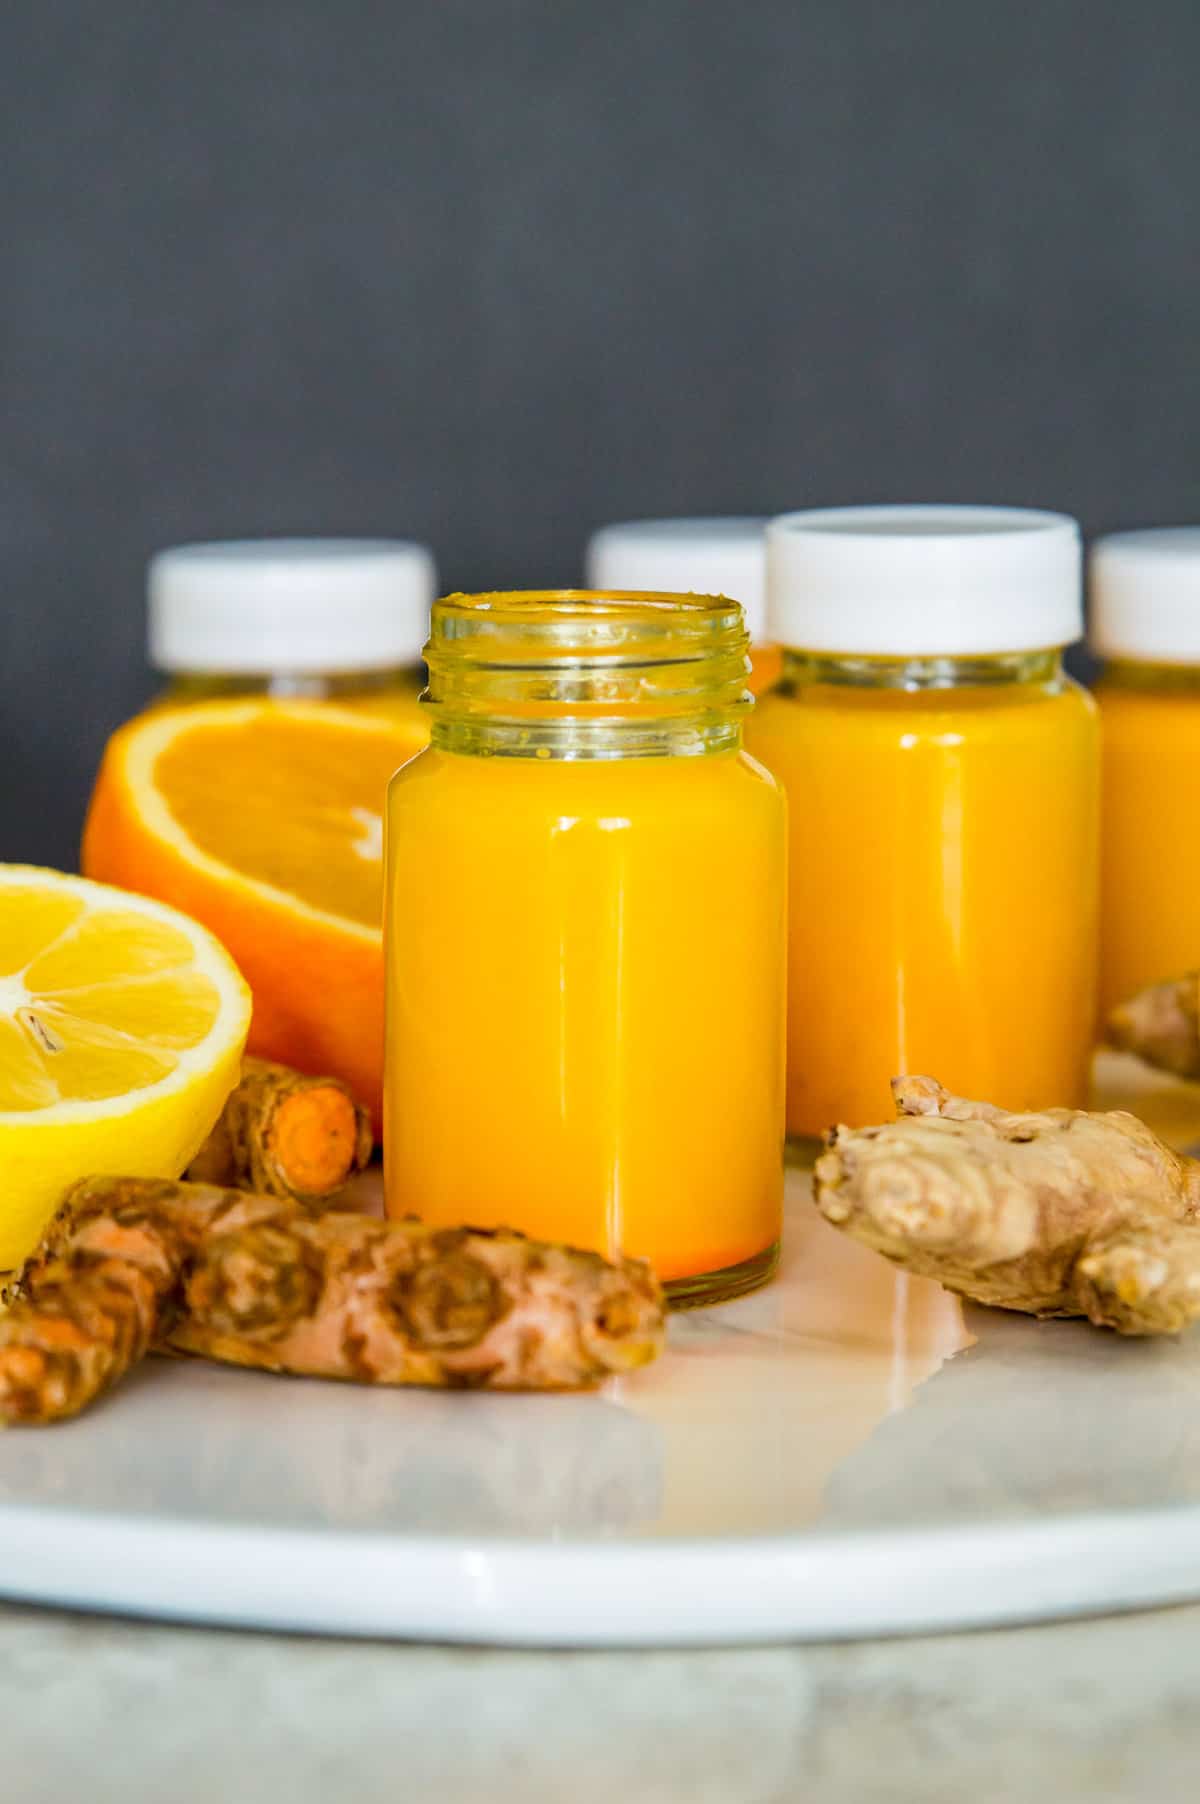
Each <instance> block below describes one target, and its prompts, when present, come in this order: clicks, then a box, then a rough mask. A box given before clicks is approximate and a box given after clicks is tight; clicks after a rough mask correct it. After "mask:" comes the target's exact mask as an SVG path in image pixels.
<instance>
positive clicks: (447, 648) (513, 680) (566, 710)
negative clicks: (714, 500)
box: [423, 589, 752, 743]
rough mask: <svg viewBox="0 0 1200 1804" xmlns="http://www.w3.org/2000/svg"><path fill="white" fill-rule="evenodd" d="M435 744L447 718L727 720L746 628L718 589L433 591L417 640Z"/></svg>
mask: <svg viewBox="0 0 1200 1804" xmlns="http://www.w3.org/2000/svg"><path fill="white" fill-rule="evenodd" d="M425 661H426V664H427V666H428V670H429V686H428V688H427V689H426V691H425V695H424V698H423V699H424V702H425V704H426V706H427V707H429V708H430V709H431V710H432V719H433V725H434V738H435V743H436V742H437V741H438V740H439V738H440V737H441V734H440V724H441V723H442V722H449V721H459V722H461V721H465V720H472V719H473V720H491V721H495V722H505V721H507V722H509V723H512V724H513V725H515V726H517V727H518V728H520V729H527V728H529V727H532V726H533V725H535V724H536V726H537V727H538V729H539V730H544V731H545V732H547V733H549V734H551V735H553V734H554V733H555V732H570V731H575V730H576V729H579V728H581V727H582V728H586V729H587V730H588V731H589V732H592V733H599V734H600V735H601V736H603V735H604V734H606V733H612V734H619V733H621V732H623V731H624V732H628V731H630V730H631V729H635V728H636V730H637V731H639V732H643V731H645V729H646V728H647V726H648V725H651V724H652V723H655V722H662V721H674V722H679V721H682V720H693V721H695V720H707V721H709V722H712V721H716V720H720V721H723V722H729V721H732V720H733V719H735V718H736V717H738V716H740V714H741V713H742V712H743V711H744V710H745V709H746V708H748V707H749V706H751V705H752V698H751V697H750V694H749V691H748V689H747V681H748V677H749V674H750V659H749V637H748V635H747V632H746V625H745V619H744V617H743V614H742V609H741V607H740V605H739V604H738V603H737V602H736V601H732V600H730V599H729V598H728V597H726V596H712V595H672V594H668V593H665V592H661V591H653V590H636V589H631V590H622V589H609V590H591V589H523V590H490V591H485V592H482V593H480V594H477V595H469V594H457V595H447V596H444V597H443V598H442V599H441V600H440V601H438V602H435V604H434V608H433V616H432V623H431V635H430V639H429V643H428V644H427V646H426V647H425Z"/></svg>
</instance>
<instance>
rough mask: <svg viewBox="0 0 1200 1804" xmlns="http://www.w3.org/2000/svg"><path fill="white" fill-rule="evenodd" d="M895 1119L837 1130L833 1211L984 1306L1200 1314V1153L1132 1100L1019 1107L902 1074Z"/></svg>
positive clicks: (858, 1233)
mask: <svg viewBox="0 0 1200 1804" xmlns="http://www.w3.org/2000/svg"><path fill="white" fill-rule="evenodd" d="M892 1092H893V1095H894V1097H895V1101H896V1108H897V1112H898V1116H899V1119H898V1120H896V1121H894V1122H889V1123H887V1124H886V1125H885V1126H882V1127H868V1128H857V1129H852V1128H844V1127H839V1128H834V1129H833V1130H832V1131H831V1132H830V1134H829V1135H828V1136H827V1139H826V1150H825V1152H824V1153H823V1154H822V1155H821V1157H820V1158H819V1159H818V1161H817V1166H816V1200H817V1206H818V1208H819V1209H820V1210H821V1213H822V1214H823V1215H824V1216H825V1218H826V1220H828V1221H830V1222H832V1223H833V1224H834V1225H835V1226H836V1227H839V1228H842V1229H843V1230H844V1231H845V1232H846V1233H848V1234H851V1235H853V1237H854V1238H855V1239H856V1240H861V1241H862V1242H864V1244H865V1245H867V1246H869V1247H873V1248H874V1249H875V1251H876V1252H878V1253H882V1254H883V1255H884V1256H885V1257H886V1258H888V1259H891V1260H892V1261H893V1262H894V1263H895V1264H897V1265H902V1266H904V1267H905V1268H906V1269H907V1270H908V1271H911V1272H916V1273H918V1274H920V1276H922V1277H926V1278H936V1279H937V1280H938V1282H939V1283H941V1284H944V1285H945V1286H946V1288H947V1289H948V1290H953V1291H957V1292H958V1293H959V1295H961V1296H964V1297H969V1298H971V1299H973V1300H974V1301H975V1302H979V1303H990V1304H992V1305H994V1306H996V1307H998V1308H1002V1309H1020V1310H1024V1311H1026V1312H1027V1313H1028V1314H1031V1315H1039V1316H1086V1317H1087V1318H1088V1320H1089V1321H1092V1322H1095V1323H1096V1324H1097V1326H1099V1327H1106V1328H1115V1329H1117V1330H1118V1332H1119V1333H1121V1334H1135V1335H1145V1334H1176V1333H1178V1332H1179V1330H1180V1329H1182V1328H1185V1327H1187V1325H1188V1324H1189V1323H1190V1322H1192V1321H1194V1320H1195V1319H1196V1318H1197V1317H1198V1316H1200V1161H1197V1160H1195V1159H1189V1158H1186V1157H1184V1156H1182V1155H1181V1154H1178V1153H1174V1152H1172V1151H1171V1150H1170V1148H1169V1147H1167V1146H1165V1145H1164V1144H1163V1142H1162V1141H1161V1140H1159V1139H1158V1138H1157V1136H1156V1135H1154V1134H1152V1133H1151V1132H1150V1130H1149V1128H1147V1127H1146V1126H1144V1125H1143V1123H1142V1122H1140V1121H1138V1120H1137V1119H1136V1118H1135V1117H1134V1116H1132V1115H1126V1114H1124V1113H1121V1112H1115V1111H1114V1112H1113V1113H1111V1114H1089V1113H1087V1112H1086V1111H1085V1110H1083V1109H1047V1110H1045V1111H1044V1112H1042V1113H1039V1114H1031V1115H1012V1114H1008V1113H1007V1112H1006V1111H1005V1110H1003V1109H997V1108H993V1107H992V1106H991V1105H990V1104H989V1103H976V1102H967V1101H964V1100H963V1099H962V1098H961V1097H957V1096H951V1095H950V1094H949V1093H948V1092H947V1091H946V1090H944V1089H943V1088H942V1086H941V1085H940V1084H939V1083H937V1082H936V1081H935V1080H934V1079H933V1078H928V1077H901V1078H896V1079H894V1080H893V1083H892Z"/></svg>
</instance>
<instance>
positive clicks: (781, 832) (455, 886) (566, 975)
mask: <svg viewBox="0 0 1200 1804" xmlns="http://www.w3.org/2000/svg"><path fill="white" fill-rule="evenodd" d="M785 838H786V834H785V810H784V803H783V797H782V795H781V793H780V791H779V788H778V786H777V785H776V784H775V783H774V782H773V781H772V779H771V778H770V777H769V776H768V775H767V774H766V772H764V771H762V770H760V769H759V767H758V766H757V765H756V764H754V762H753V761H752V760H751V759H749V758H747V757H746V756H745V755H744V754H742V753H740V752H726V753H719V754H715V755H710V756H707V757H659V758H649V757H648V758H623V759H614V760H599V759H598V760H581V761H573V760H563V759H550V760H545V761H542V760H539V759H534V758H512V757H486V758H485V757H471V756H463V755H459V754H454V753H447V752H442V751H439V750H435V749H430V750H428V751H425V752H423V753H422V754H421V755H420V756H419V757H417V758H415V759H414V760H413V761H412V763H411V764H408V765H406V766H405V767H404V769H403V770H402V771H401V772H400V773H399V774H398V775H397V776H396V777H395V778H394V779H393V781H392V785H391V790H390V793H389V799H388V823H387V845H388V860H387V864H388V869H387V940H388V973H387V1019H388V1057H387V1073H386V1080H385V1105H384V1142H385V1165H386V1182H387V1203H388V1210H389V1213H390V1214H392V1215H394V1216H401V1215H405V1214H409V1213H415V1214H417V1215H420V1216H422V1217H423V1218H424V1219H425V1220H426V1221H430V1222H434V1223H436V1224H439V1225H448V1224H452V1223H459V1222H463V1221H470V1222H477V1223H480V1224H481V1225H484V1226H496V1225H499V1224H507V1225H509V1226H511V1227H516V1228H520V1229H523V1230H524V1231H525V1232H527V1233H529V1234H532V1235H536V1236H538V1237H539V1238H546V1239H551V1240H564V1241H571V1242H574V1243H575V1244H577V1245H583V1246H590V1247H595V1248H598V1249H599V1250H601V1251H603V1252H613V1251H618V1250H619V1251H622V1252H625V1253H633V1254H637V1255H640V1256H642V1257H645V1258H648V1259H650V1260H651V1261H652V1262H653V1263H654V1265H655V1267H656V1269H657V1270H658V1272H659V1275H660V1276H661V1277H663V1278H666V1279H673V1278H674V1279H677V1278H684V1277H688V1276H692V1275H695V1274H701V1273H707V1272H713V1271H719V1270H723V1269H724V1268H726V1267H728V1266H731V1265H737V1264H740V1263H741V1262H742V1261H743V1260H746V1259H750V1258H753V1257H754V1256H755V1255H757V1254H759V1253H762V1252H763V1251H764V1250H765V1249H767V1248H769V1247H771V1246H772V1245H773V1244H774V1243H775V1241H776V1240H777V1239H778V1236H779V1229H780V1212H781V1207H782V1187H783V1182H782V1143H783V1034H784V1021H783V998H784V945H785V931H786V928H785V902H784V888H785V860H786V849H785Z"/></svg>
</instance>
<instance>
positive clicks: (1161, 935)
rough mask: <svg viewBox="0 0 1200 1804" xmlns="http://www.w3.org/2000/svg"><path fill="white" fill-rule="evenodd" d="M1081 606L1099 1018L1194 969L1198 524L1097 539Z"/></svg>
mask: <svg viewBox="0 0 1200 1804" xmlns="http://www.w3.org/2000/svg"><path fill="white" fill-rule="evenodd" d="M1091 602H1092V610H1091V613H1092V617H1091V631H1090V635H1089V636H1090V642H1091V646H1092V649H1093V651H1095V652H1096V653H1097V654H1098V655H1099V656H1100V657H1101V658H1102V659H1103V660H1104V661H1105V662H1104V668H1103V671H1102V673H1101V676H1100V680H1099V682H1098V683H1097V686H1096V699H1097V701H1098V703H1099V706H1100V737H1101V744H1102V746H1103V759H1102V771H1103V778H1102V783H1101V794H1102V808H1101V870H1102V885H1101V910H1100V1000H1101V1005H1102V1007H1103V1008H1104V1009H1105V1010H1106V1011H1107V1010H1108V1009H1111V1008H1113V1007H1115V1006H1116V1004H1117V1003H1119V1002H1124V1001H1126V1000H1127V999H1128V998H1129V997H1130V996H1132V995H1133V994H1134V993H1135V992H1136V991H1137V990H1140V989H1141V988H1142V987H1143V986H1144V985H1145V984H1150V983H1157V982H1159V981H1160V980H1161V979H1164V978H1169V977H1181V976H1182V975H1183V974H1184V973H1185V972H1187V971H1193V970H1195V969H1196V968H1197V967H1200V911H1198V909H1197V902H1196V897H1197V894H1198V889H1197V886H1198V885H1200V833H1198V832H1197V825H1196V823H1197V819H1198V818H1200V527H1194V526H1191V527H1187V526H1184V527H1162V528H1157V529H1152V530H1149V531H1145V532H1124V533H1113V534H1111V535H1110V536H1109V537H1107V538H1104V539H1099V540H1098V541H1097V542H1096V544H1095V546H1094V547H1093V549H1092V556H1091Z"/></svg>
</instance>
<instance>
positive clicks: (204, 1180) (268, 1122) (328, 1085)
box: [184, 1059, 372, 1201]
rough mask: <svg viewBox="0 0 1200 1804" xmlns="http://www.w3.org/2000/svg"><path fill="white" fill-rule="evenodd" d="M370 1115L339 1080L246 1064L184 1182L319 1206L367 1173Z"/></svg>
mask: <svg viewBox="0 0 1200 1804" xmlns="http://www.w3.org/2000/svg"><path fill="white" fill-rule="evenodd" d="M371 1150H372V1134H371V1117H370V1113H369V1112H368V1110H366V1109H365V1108H364V1107H363V1106H362V1104H361V1103H358V1102H356V1101H355V1099H354V1096H353V1095H352V1093H351V1091H350V1090H349V1088H348V1087H347V1086H346V1085H345V1084H343V1083H342V1082H341V1081H340V1080H339V1079H338V1078H335V1077H305V1076H303V1075H302V1074H301V1073H300V1072H299V1071H292V1070H291V1069H290V1068H289V1067H288V1066H286V1065H275V1064H272V1063H270V1062H269V1061H268V1060H267V1059H247V1060H246V1061H245V1064H244V1065H243V1067H242V1081H241V1083H240V1084H238V1086H237V1088H236V1089H235V1090H234V1091H233V1093H232V1095H231V1096H230V1097H229V1100H228V1101H227V1102H226V1104H225V1107H224V1109H223V1110H222V1112H221V1118H220V1120H219V1121H218V1122H217V1125H216V1127H215V1128H214V1129H213V1131H212V1133H211V1134H210V1135H209V1138H208V1140H207V1141H206V1143H205V1144H204V1146H203V1147H202V1148H201V1149H200V1151H199V1153H198V1154H197V1155H196V1157H195V1159H194V1160H193V1161H192V1163H191V1165H190V1166H189V1167H188V1169H187V1171H186V1173H185V1174H184V1175H185V1177H187V1178H189V1179H191V1180H192V1182H194V1183H197V1184H221V1185H231V1186H234V1187H236V1188H238V1189H243V1190H253V1191H256V1192H257V1193H258V1194H260V1195H262V1196H283V1197H293V1196H294V1197H302V1198H305V1199H307V1200H313V1201H316V1200H319V1199H321V1198H324V1197H327V1196H332V1195H333V1194H334V1192H335V1191H338V1190H340V1189H341V1188H342V1186H343V1185H344V1184H346V1183H347V1182H348V1181H349V1179H350V1178H352V1177H353V1176H354V1175H355V1173H357V1172H360V1171H363V1170H365V1168H366V1166H367V1164H368V1162H369V1161H370V1157H371Z"/></svg>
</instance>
